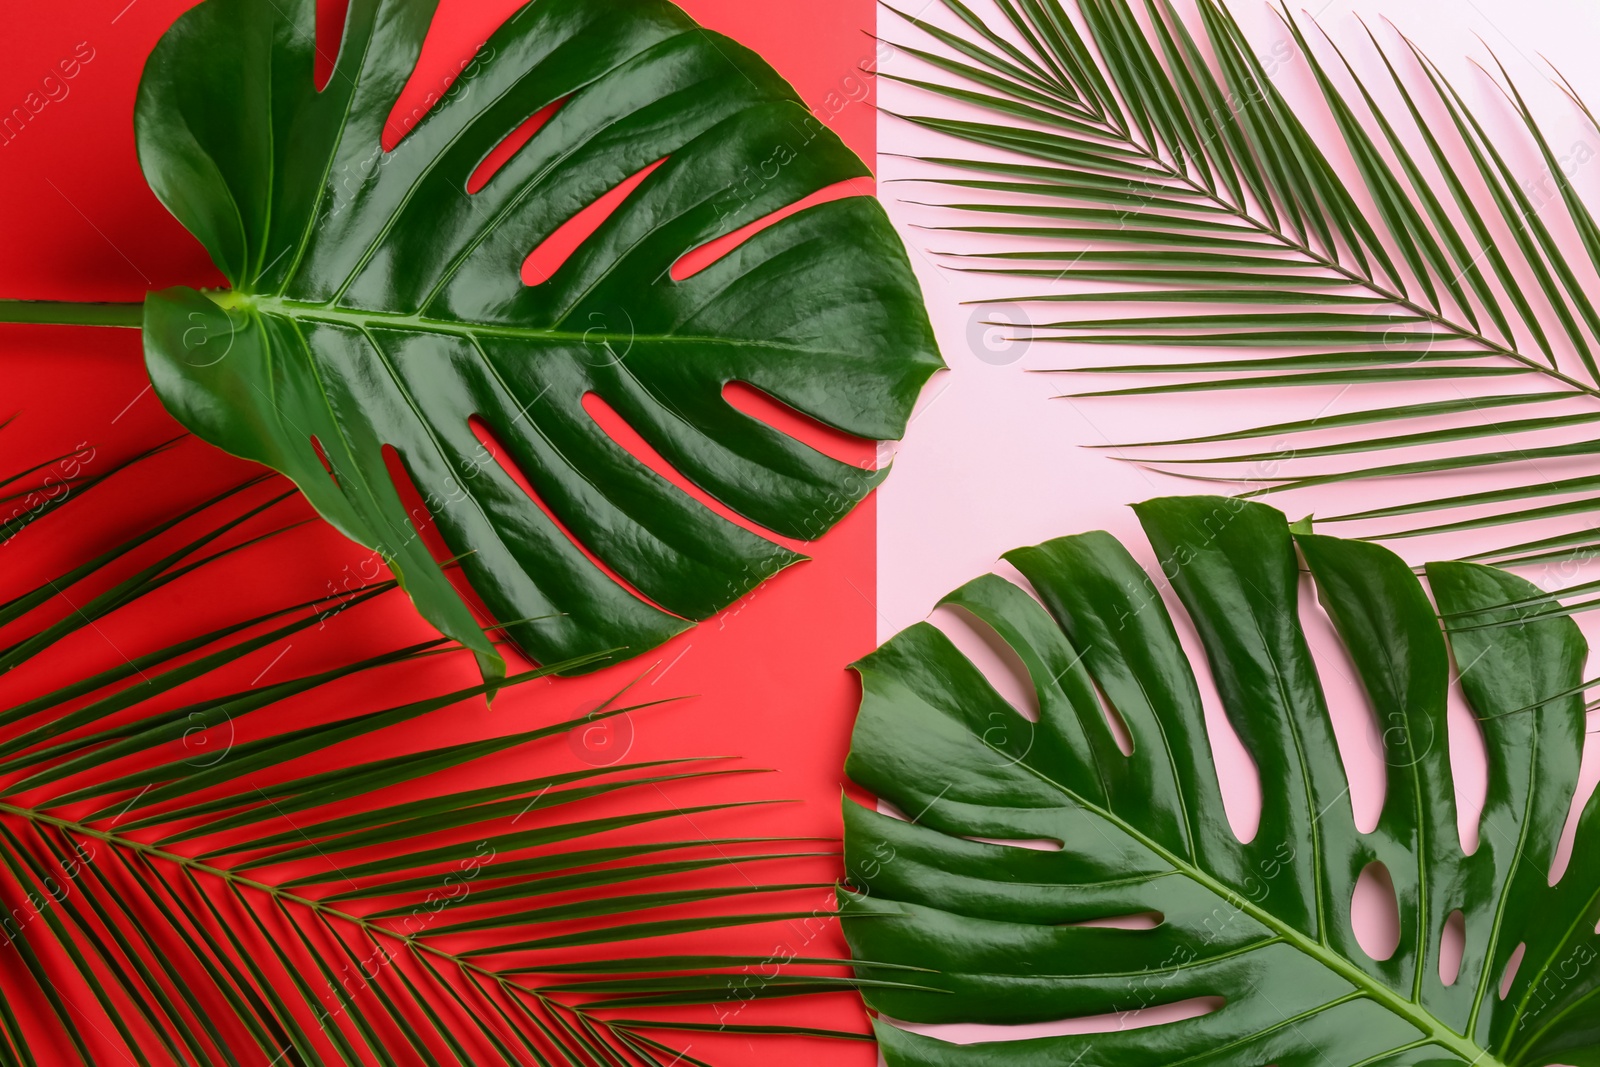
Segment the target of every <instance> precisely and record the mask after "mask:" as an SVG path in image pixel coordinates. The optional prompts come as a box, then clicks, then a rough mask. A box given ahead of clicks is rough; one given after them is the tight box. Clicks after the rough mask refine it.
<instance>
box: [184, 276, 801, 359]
mask: <svg viewBox="0 0 1600 1067" xmlns="http://www.w3.org/2000/svg"><path fill="white" fill-rule="evenodd" d="M205 295H206V296H208V297H210V298H211V299H212V301H213V302H214V303H216V305H217V306H218V307H220V308H222V309H223V310H224V311H228V312H232V311H245V312H249V313H254V314H259V315H273V316H278V317H281V318H286V319H293V320H296V321H299V322H327V323H334V324H337V325H342V326H352V327H355V328H358V329H368V328H371V327H377V328H380V329H392V330H411V331H414V332H418V333H442V334H450V335H454V336H458V337H474V338H477V337H508V338H515V339H517V340H523V341H563V342H575V343H579V344H585V345H594V344H596V343H597V342H596V340H595V335H596V331H595V330H585V331H583V332H581V333H574V332H572V331H570V330H547V329H541V328H539V327H534V326H507V325H504V324H499V323H476V322H460V321H456V320H451V319H436V318H429V317H427V316H425V315H418V314H403V313H401V312H398V311H370V310H364V309H357V308H342V307H333V306H331V305H328V304H314V303H310V302H308V301H300V300H289V299H286V298H284V297H280V296H255V295H252V294H248V293H241V292H238V291H237V290H231V289H224V290H215V291H209V292H207V293H206V294H205ZM600 336H601V337H604V336H605V334H603V333H602V334H601V335H600ZM628 340H629V342H630V343H638V342H641V341H642V342H646V343H649V344H686V345H687V344H693V345H725V346H728V347H736V348H770V349H773V350H776V351H782V352H801V351H804V352H809V353H820V352H822V351H823V350H819V349H810V348H803V347H801V346H799V345H788V344H781V343H778V342H774V341H762V340H758V339H753V338H745V337H702V336H697V335H689V334H630V335H629V336H628Z"/></svg>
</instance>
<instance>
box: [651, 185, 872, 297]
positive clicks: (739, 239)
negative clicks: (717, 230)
mask: <svg viewBox="0 0 1600 1067" xmlns="http://www.w3.org/2000/svg"><path fill="white" fill-rule="evenodd" d="M871 193H872V184H871V181H870V179H867V178H846V179H845V180H844V181H842V182H835V183H834V184H832V185H828V186H824V187H823V188H821V189H818V190H817V191H816V192H814V193H811V194H810V195H809V196H804V197H801V198H800V199H799V200H796V201H795V202H794V203H792V204H789V205H788V206H786V207H781V208H779V209H778V210H776V211H774V212H772V213H771V214H768V215H765V216H763V217H761V218H759V219H756V220H755V221H754V222H749V223H746V224H745V225H743V226H740V227H739V228H738V229H736V230H733V231H731V232H729V233H725V234H723V235H722V236H721V237H715V238H712V239H711V240H710V241H707V242H706V243H705V244H703V245H701V246H699V247H698V248H692V249H690V250H689V251H687V252H685V253H684V254H683V255H681V256H679V257H678V260H677V262H675V263H673V264H672V269H671V271H670V272H669V273H670V274H671V277H672V280H673V281H675V282H683V281H688V280H689V279H690V278H693V277H694V276H695V275H696V274H699V273H700V272H701V271H703V270H705V269H706V268H707V267H710V266H711V265H712V264H713V263H716V262H717V261H718V260H721V259H723V258H724V257H726V256H728V255H730V254H731V253H732V252H733V251H734V250H735V249H737V248H738V247H739V246H740V245H742V244H744V243H745V242H746V241H748V240H750V238H752V237H754V236H755V235H756V234H758V233H760V232H761V231H762V230H765V229H768V228H770V227H772V226H774V225H776V224H777V223H779V222H782V221H783V220H784V219H786V218H788V217H789V216H791V215H797V214H799V213H800V212H802V211H804V210H806V209H807V208H812V207H816V206H817V205H818V204H827V203H831V202H832V201H834V200H844V199H846V198H848V197H852V196H870V195H871ZM739 206H740V205H735V209H734V210H735V211H737V209H738V207H739Z"/></svg>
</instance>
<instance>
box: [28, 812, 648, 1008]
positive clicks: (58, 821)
mask: <svg viewBox="0 0 1600 1067" xmlns="http://www.w3.org/2000/svg"><path fill="white" fill-rule="evenodd" d="M0 813H3V814H7V815H14V816H17V817H18V818H21V819H25V820H28V821H29V822H34V823H43V824H45V825H47V826H53V827H55V828H56V829H58V830H61V831H64V832H65V833H67V834H71V835H80V836H83V837H89V838H93V839H94V840H97V841H100V842H102V843H104V844H107V845H111V846H113V847H115V848H123V849H130V850H132V851H134V852H138V853H141V854H143V855H145V856H148V857H151V858H154V859H159V860H162V861H164V862H167V863H172V864H175V865H177V866H180V867H183V868H186V869H188V870H191V871H196V872H199V873H201V874H204V875H207V876H209V877H213V878H218V879H221V880H222V881H224V882H227V883H228V884H230V885H234V886H240V887H244V888H248V889H253V890H255V891H257V892H261V893H266V894H267V895H268V896H270V897H271V898H272V899H273V900H275V901H279V902H282V903H289V904H295V905H298V906H300V907H304V908H307V909H309V910H310V911H312V912H315V913H316V914H318V915H323V916H327V917H329V918H333V919H336V920H338V921H340V922H347V923H350V924H352V925H354V926H356V927H358V928H359V929H361V930H363V931H365V932H366V933H367V934H368V936H372V937H384V938H390V939H392V940H396V941H399V942H400V943H401V944H403V945H404V946H405V947H406V948H409V949H411V950H412V951H413V952H422V953H427V954H428V955H431V956H433V957H435V958H437V959H439V960H441V961H443V962H446V963H449V964H452V965H454V966H455V967H458V968H460V969H461V970H462V971H463V972H467V973H471V974H473V975H476V976H478V977H480V978H485V979H488V980H490V981H492V982H494V983H495V984H496V985H498V986H499V987H500V988H501V989H502V990H504V991H505V992H506V993H507V994H508V995H512V996H514V995H515V994H516V993H524V994H527V995H528V996H531V997H533V998H534V999H535V1000H536V1001H538V1002H539V1004H540V1006H541V1007H543V1008H544V1009H545V1010H546V1011H550V1012H554V1011H556V1010H558V1009H565V1010H567V1011H569V1012H571V1013H572V1014H573V1015H574V1016H576V1017H577V1018H579V1019H583V1020H587V1021H588V1022H590V1023H592V1024H594V1025H596V1026H599V1027H602V1028H604V1029H607V1030H612V1029H622V1030H625V1029H626V1028H625V1027H613V1025H612V1024H611V1023H610V1022H609V1021H608V1020H605V1019H602V1018H599V1017H596V1016H595V1015H594V1014H593V1012H591V1011H589V1010H588V1006H587V1005H579V1004H567V1003H564V1002H561V1001H558V1000H556V999H554V998H553V997H551V996H549V995H548V994H546V993H542V992H540V991H539V990H537V989H532V988H529V987H528V986H526V985H523V984H522V983H520V982H516V981H513V980H511V979H510V978H508V977H506V976H505V975H503V974H500V973H499V972H497V971H494V970H492V969H490V968H488V967H484V966H482V965H480V964H476V963H473V962H471V961H470V960H467V959H465V958H463V957H461V956H459V955H457V954H455V953H453V952H450V951H447V950H445V949H441V948H437V947H435V946H433V945H431V944H429V943H428V942H426V941H424V940H422V937H421V936H420V935H416V934H406V933H401V932H400V931H398V930H395V929H392V928H390V927H387V926H384V925H383V924H381V923H377V922H372V921H370V920H368V919H365V918H362V917H361V916H359V915H353V914H351V913H350V912H347V911H343V910H341V909H339V908H334V907H330V906H329V905H327V904H324V903H322V902H321V901H318V900H315V899H313V898H311V897H306V896H301V895H300V894H298V893H295V892H293V891H291V890H286V889H283V888H282V887H280V886H275V885H272V884H270V883H268V882H262V881H258V880H256V879H254V878H249V877H246V876H244V875H241V874H238V873H236V872H234V871H231V870H228V869H227V868H225V867H215V866H212V865H211V864H209V863H205V862H203V861H201V860H198V859H195V858H193V857H190V856H184V855H182V854H180V853H177V852H169V851H167V850H166V849H163V848H158V847H156V846H155V845H150V844H146V843H144V842H142V841H135V840H133V839H132V838H129V837H123V836H122V835H120V834H117V833H114V832H111V831H107V830H96V829H94V828H93V827H90V826H87V825H85V824H83V823H81V822H77V821H75V820H72V819H64V818H61V817H60V816H56V815H47V814H45V813H44V812H42V811H39V810H38V809H35V808H27V807H22V806H20V805H17V804H14V803H9V802H6V801H0Z"/></svg>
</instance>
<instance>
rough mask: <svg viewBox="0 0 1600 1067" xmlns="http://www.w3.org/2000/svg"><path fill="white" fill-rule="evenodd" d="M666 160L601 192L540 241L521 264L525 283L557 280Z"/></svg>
mask: <svg viewBox="0 0 1600 1067" xmlns="http://www.w3.org/2000/svg"><path fill="white" fill-rule="evenodd" d="M665 162H666V159H665V158H663V159H658V160H656V161H655V162H654V163H652V164H650V165H649V166H648V167H645V168H644V169H643V170H641V171H639V172H638V173H637V174H635V175H633V176H632V177H630V178H624V179H623V180H622V181H621V182H620V183H618V184H617V185H616V186H615V187H614V188H612V189H611V190H610V191H609V192H606V193H602V194H601V195H600V196H599V197H598V198H596V199H595V200H594V202H592V203H591V204H589V206H588V207H585V208H583V209H582V210H580V211H579V212H578V213H577V214H576V215H573V216H572V217H571V218H570V219H568V220H567V221H566V222H563V223H562V224H561V225H560V226H557V227H556V228H555V230H554V231H553V232H552V233H551V234H550V236H548V237H546V238H545V239H544V240H543V241H540V242H539V245H538V247H537V248H535V249H534V250H533V251H532V252H529V253H528V258H527V259H525V260H523V261H522V283H523V284H524V285H530V286H531V285H543V284H544V283H545V282H547V281H549V280H550V279H551V278H553V277H555V273H556V271H558V270H560V269H561V268H562V266H563V265H565V264H566V262H567V260H568V259H570V258H571V257H572V254H573V253H574V252H576V251H577V250H578V249H579V248H581V247H583V243H584V242H585V241H587V240H588V239H589V238H590V237H592V236H594V233H595V231H596V230H598V229H600V227H601V226H602V225H604V224H605V221H606V220H607V219H609V218H610V217H611V216H612V215H613V214H615V212H616V210H617V208H619V207H621V206H622V202H623V201H624V200H626V199H628V196H629V194H631V193H632V192H633V191H634V190H635V189H637V188H639V185H640V184H641V183H642V182H643V181H644V180H645V179H646V178H648V177H650V175H651V173H652V172H653V171H654V170H655V169H656V168H657V167H659V166H661V164H663V163H665Z"/></svg>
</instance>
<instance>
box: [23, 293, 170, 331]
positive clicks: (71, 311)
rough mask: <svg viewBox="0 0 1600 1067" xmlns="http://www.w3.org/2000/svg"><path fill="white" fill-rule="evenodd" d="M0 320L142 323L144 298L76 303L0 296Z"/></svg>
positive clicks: (136, 325)
mask: <svg viewBox="0 0 1600 1067" xmlns="http://www.w3.org/2000/svg"><path fill="white" fill-rule="evenodd" d="M0 322H27V323H39V324H42V325H47V326H123V327H133V328H134V329H138V328H140V327H141V326H143V325H144V301H142V300H141V301H139V302H137V303H132V304H105V303H87V302H86V303H79V302H75V301H70V300H0Z"/></svg>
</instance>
